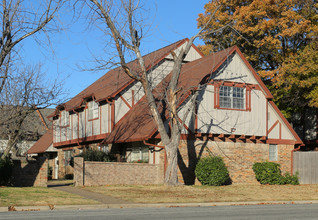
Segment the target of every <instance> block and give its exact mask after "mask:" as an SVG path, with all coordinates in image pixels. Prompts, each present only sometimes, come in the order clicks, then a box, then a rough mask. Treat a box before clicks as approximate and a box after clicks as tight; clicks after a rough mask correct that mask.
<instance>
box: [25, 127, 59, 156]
mask: <svg viewBox="0 0 318 220" xmlns="http://www.w3.org/2000/svg"><path fill="white" fill-rule="evenodd" d="M52 144H53V129H52V128H51V129H49V130H47V132H46V133H45V134H44V135H43V136H42V137H41V138H40V139H39V140H38V141H37V142H36V143H35V144H34V145H33V146H32V147H31V148H30V149H29V150H28V151H27V153H28V154H38V153H44V152H45V151H46V150H47V149H48V148H49V147H50V146H51V145H52Z"/></svg>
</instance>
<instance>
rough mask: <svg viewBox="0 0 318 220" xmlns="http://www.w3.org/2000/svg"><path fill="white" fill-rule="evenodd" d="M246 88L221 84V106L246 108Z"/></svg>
mask: <svg viewBox="0 0 318 220" xmlns="http://www.w3.org/2000/svg"><path fill="white" fill-rule="evenodd" d="M244 93H245V89H244V88H240V87H231V86H221V87H220V91H219V97H220V99H219V103H220V108H232V109H245V98H244V97H245V96H244Z"/></svg>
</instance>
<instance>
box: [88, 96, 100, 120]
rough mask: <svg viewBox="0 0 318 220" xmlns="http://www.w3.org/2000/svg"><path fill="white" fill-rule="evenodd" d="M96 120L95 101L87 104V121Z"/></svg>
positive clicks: (96, 106) (96, 107)
mask: <svg viewBox="0 0 318 220" xmlns="http://www.w3.org/2000/svg"><path fill="white" fill-rule="evenodd" d="M96 118H98V104H97V103H96V102H95V101H91V102H88V120H92V119H96Z"/></svg>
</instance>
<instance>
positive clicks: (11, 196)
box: [0, 185, 318, 206]
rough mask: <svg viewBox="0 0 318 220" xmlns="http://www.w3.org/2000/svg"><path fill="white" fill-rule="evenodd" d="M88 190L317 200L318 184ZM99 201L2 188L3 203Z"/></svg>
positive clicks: (138, 197) (182, 198) (136, 196)
mask: <svg viewBox="0 0 318 220" xmlns="http://www.w3.org/2000/svg"><path fill="white" fill-rule="evenodd" d="M83 189H85V190H89V191H93V192H97V193H101V194H105V195H109V196H113V197H117V198H121V199H124V200H128V201H132V202H136V203H196V202H244V201H260V202H266V201H296V200H318V185H298V186H294V185H230V186H214V187H213V186H177V187H166V186H163V185H111V186H98V187H97V186H96V187H83ZM49 204H52V205H84V204H87V205H89V204H97V202H95V201H92V200H87V199H83V198H81V197H80V196H77V195H73V194H69V193H66V192H62V191H59V190H55V189H53V188H45V187H23V188H19V187H0V206H10V205H14V206H28V205H32V206H34V205H49Z"/></svg>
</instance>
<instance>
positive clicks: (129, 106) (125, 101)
mask: <svg viewBox="0 0 318 220" xmlns="http://www.w3.org/2000/svg"><path fill="white" fill-rule="evenodd" d="M119 97H120V98H121V100H123V101H124V103H125V104H126V105H127V106H128V108H129V109H131V105H129V103H128V102H127V100H126V99H125V98H124V97H123V96H122V95H121V94H120V95H119Z"/></svg>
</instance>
